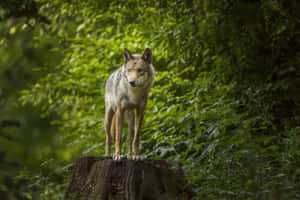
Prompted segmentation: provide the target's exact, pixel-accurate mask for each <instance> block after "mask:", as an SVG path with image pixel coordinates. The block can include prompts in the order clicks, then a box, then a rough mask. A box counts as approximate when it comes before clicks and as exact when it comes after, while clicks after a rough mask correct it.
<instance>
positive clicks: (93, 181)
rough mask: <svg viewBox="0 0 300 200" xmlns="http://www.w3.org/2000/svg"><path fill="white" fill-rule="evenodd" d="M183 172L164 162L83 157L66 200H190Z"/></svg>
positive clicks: (76, 169)
mask: <svg viewBox="0 0 300 200" xmlns="http://www.w3.org/2000/svg"><path fill="white" fill-rule="evenodd" d="M185 186H186V182H185V180H184V174H183V172H182V170H175V169H172V168H171V166H170V165H169V164H168V163H167V162H166V161H165V160H150V159H146V160H140V161H133V160H127V159H123V160H121V161H114V160H112V159H109V158H104V157H82V158H78V159H77V160H76V164H75V167H74V169H73V176H72V180H71V183H70V185H69V187H68V189H67V191H66V194H65V200H176V199H178V200H179V199H180V200H190V199H192V196H193V192H192V191H191V190H189V189H188V188H186V187H185Z"/></svg>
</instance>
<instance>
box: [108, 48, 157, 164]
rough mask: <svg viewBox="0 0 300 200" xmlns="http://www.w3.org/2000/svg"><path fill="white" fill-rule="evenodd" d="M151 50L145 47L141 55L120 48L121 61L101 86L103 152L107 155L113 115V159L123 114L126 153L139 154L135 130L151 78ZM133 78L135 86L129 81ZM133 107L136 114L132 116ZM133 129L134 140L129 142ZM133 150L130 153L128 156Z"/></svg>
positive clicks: (135, 155)
mask: <svg viewBox="0 0 300 200" xmlns="http://www.w3.org/2000/svg"><path fill="white" fill-rule="evenodd" d="M151 59H152V53H151V50H150V49H148V48H147V49H146V50H145V52H144V54H143V55H139V54H133V55H131V53H130V52H129V51H128V50H127V49H124V65H123V66H122V67H121V68H119V69H118V70H116V71H115V72H113V73H112V74H111V75H110V77H109V78H108V80H107V82H106V88H105V130H106V155H107V156H110V148H111V139H112V138H111V130H112V128H111V127H112V125H113V124H112V120H113V117H114V115H116V116H115V117H116V124H117V125H116V126H115V127H114V128H115V130H116V133H117V134H116V135H117V137H116V138H115V141H116V152H115V155H114V159H117V160H118V159H120V158H121V149H120V146H121V131H122V126H123V122H124V115H127V119H128V125H129V126H128V137H127V149H128V152H127V157H128V158H133V159H135V158H138V157H139V150H138V144H139V132H140V129H141V124H142V120H143V116H144V109H145V107H146V104H147V98H148V93H149V90H150V88H151V87H152V85H153V81H154V68H153V65H152V64H151ZM132 80H134V82H135V83H136V86H132V85H130V84H129V82H130V81H132ZM134 110H135V111H136V116H134ZM133 131H134V139H133V140H134V141H133V143H132V145H131V140H132V134H133ZM132 151H133V154H134V155H133V156H132Z"/></svg>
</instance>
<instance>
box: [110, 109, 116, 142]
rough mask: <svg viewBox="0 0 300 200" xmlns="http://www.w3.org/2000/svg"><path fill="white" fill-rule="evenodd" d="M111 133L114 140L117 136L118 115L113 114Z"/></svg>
mask: <svg viewBox="0 0 300 200" xmlns="http://www.w3.org/2000/svg"><path fill="white" fill-rule="evenodd" d="M110 135H111V138H112V140H113V141H114V140H115V136H116V115H115V114H114V115H113V118H112V120H111V127H110Z"/></svg>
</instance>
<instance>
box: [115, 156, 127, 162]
mask: <svg viewBox="0 0 300 200" xmlns="http://www.w3.org/2000/svg"><path fill="white" fill-rule="evenodd" d="M124 157H125V156H123V155H114V156H113V160H116V161H119V160H122V159H123V158H124Z"/></svg>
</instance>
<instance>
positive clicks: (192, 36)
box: [0, 0, 300, 199]
mask: <svg viewBox="0 0 300 200" xmlns="http://www.w3.org/2000/svg"><path fill="white" fill-rule="evenodd" d="M37 5H38V6H37ZM13 6H14V5H10V6H6V7H5V6H2V10H1V12H2V13H10V15H7V14H5V15H2V16H3V17H6V18H5V19H6V21H2V22H1V26H0V31H1V36H0V44H1V48H0V52H1V55H2V56H1V59H0V63H1V68H0V70H1V71H0V76H1V79H0V80H1V86H0V95H1V97H3V99H4V100H3V101H2V100H1V101H0V103H1V105H3V108H5V109H3V110H0V112H1V116H6V117H1V118H0V122H2V123H3V124H4V122H5V120H6V121H7V120H8V119H9V120H12V119H13V120H14V121H17V122H18V123H22V124H26V126H25V127H23V128H12V129H9V130H8V129H7V130H6V129H2V128H0V131H1V136H0V140H1V141H0V142H1V149H0V152H5V154H7V153H8V155H9V156H6V157H5V159H4V161H5V165H7V164H9V163H10V162H11V161H10V159H12V160H17V161H18V162H19V163H20V164H21V165H22V166H23V168H22V167H16V168H14V170H10V172H11V173H10V174H9V175H8V176H5V177H8V178H9V179H10V180H12V181H14V186H15V189H14V190H10V188H9V187H8V186H7V185H9V184H7V183H5V181H2V182H3V184H2V185H1V188H0V191H1V192H2V193H4V194H5V195H11V194H12V193H13V194H14V195H15V196H16V195H17V194H18V195H22V196H23V197H24V198H25V199H26V198H27V199H38V198H40V197H41V198H42V199H62V198H63V190H64V188H65V187H66V185H67V183H68V178H69V177H70V169H71V168H72V163H73V162H74V159H75V158H76V157H78V156H83V155H99V154H101V155H103V152H104V140H105V133H104V129H103V117H104V99H103V96H104V85H105V81H106V80H107V78H108V76H109V74H110V73H111V72H113V71H114V70H115V69H117V68H118V67H120V66H121V65H122V51H123V49H124V48H125V47H126V48H128V49H130V51H131V52H142V51H143V50H144V49H145V48H146V47H150V48H151V49H152V51H153V55H154V61H153V64H154V66H155V68H156V75H155V76H156V78H155V85H154V87H153V88H152V90H151V92H150V96H149V101H148V106H147V110H146V116H145V120H144V124H143V130H142V137H141V138H142V141H141V150H142V153H143V155H145V156H146V157H150V158H164V159H168V160H169V161H170V162H172V163H173V164H174V166H178V167H181V168H183V169H184V171H185V174H186V176H187V178H188V182H189V184H190V185H191V186H192V187H193V188H194V190H195V192H197V198H196V199H298V198H299V196H300V193H299V191H300V188H299V185H300V184H299V177H300V171H299V169H298V168H299V167H298V166H299V164H300V152H299V149H300V146H299V133H300V127H299V120H300V118H299V116H300V114H299V113H300V107H299V95H300V92H299V85H300V83H299V73H300V71H299V67H298V66H299V64H300V59H299V46H300V39H299V38H300V37H299V33H300V30H299V27H300V21H299V18H300V16H299V15H300V14H299V12H298V10H299V8H300V3H298V2H297V1H292V0H291V1H290V0H288V1H281V0H275V1H274V0H267V1H251V2H250V1H235V0H225V1H217V0H210V1H208V0H193V1H181V0H177V1H167V0H164V1H156V2H155V1H149V0H146V1H123V0H117V1H104V0H103V1H102V0H101V1H91V0H88V1H85V2H80V1H67V2H65V1H60V0H55V1H48V0H36V1H27V4H26V6H24V8H26V9H27V10H31V11H32V10H36V9H38V11H37V12H36V13H35V14H32V13H31V14H30V15H29V16H28V14H27V15H25V16H23V17H22V18H18V17H16V16H17V15H16V14H12V13H14V12H12V10H13V9H11V8H12V7H13ZM28 6H29V7H30V6H33V7H34V8H35V9H29V7H28ZM4 11H5V12H4ZM17 11H18V9H17ZM16 13H18V12H16ZM27 13H28V12H27ZM0 14H1V13H0ZM8 16H10V17H8ZM24 17H25V18H24ZM2 35H3V36H2ZM16 55H19V56H16ZM2 83H3V84H2ZM2 85H3V86H2ZM12 105H13V106H12ZM12 107H13V108H12ZM40 117H41V118H40ZM3 130H4V131H3ZM2 132H4V133H2ZM58 133H60V134H59V135H58ZM20 135H21V136H20ZM5 137H10V138H13V139H14V140H16V141H18V142H17V143H15V144H12V143H9V142H7V141H6V140H5ZM2 144H3V145H2ZM24 149H25V150H24ZM26 152H27V153H26ZM28 152H29V153H28ZM8 158H9V159H8ZM20 158H23V159H20ZM2 168H3V170H2ZM5 169H7V167H6V168H4V166H1V173H2V171H5ZM16 174H19V175H18V176H16ZM1 175H2V174H1ZM3 177H4V176H3ZM13 177H17V178H13ZM22 180H26V181H27V182H30V183H31V184H30V185H29V186H28V184H24V183H23V184H22ZM27 182H26V183H27ZM20 187H22V190H20V189H19V190H18V189H16V188H20ZM3 188H4V189H3ZM11 191H13V192H11ZM38 196H40V197H38Z"/></svg>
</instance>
